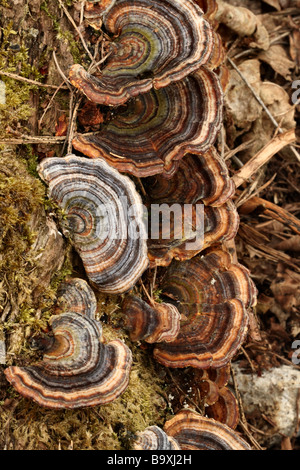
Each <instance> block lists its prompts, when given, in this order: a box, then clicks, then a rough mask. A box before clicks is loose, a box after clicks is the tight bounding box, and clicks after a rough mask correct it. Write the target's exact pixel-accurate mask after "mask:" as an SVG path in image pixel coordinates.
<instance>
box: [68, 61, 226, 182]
mask: <svg viewBox="0 0 300 470" xmlns="http://www.w3.org/2000/svg"><path fill="white" fill-rule="evenodd" d="M222 94H223V92H222V89H221V85H220V83H219V79H218V77H217V75H216V74H215V73H214V72H211V71H210V70H208V69H206V68H201V69H200V70H199V71H198V72H196V73H194V74H192V75H189V76H188V77H186V78H184V79H183V80H181V81H179V82H176V83H173V84H171V85H169V86H168V87H166V88H164V89H161V90H152V91H151V92H150V93H146V94H143V95H140V96H138V97H137V98H136V99H135V100H132V101H131V102H130V103H129V104H128V105H127V106H126V107H125V109H124V110H122V109H120V108H119V109H118V111H117V112H116V116H115V117H114V118H113V119H112V121H110V122H108V123H107V124H105V125H104V126H103V128H102V130H100V131H99V132H97V133H88V134H78V135H77V136H76V137H75V138H74V139H73V146H74V147H75V149H77V150H79V151H80V152H82V153H83V154H84V155H87V156H88V157H91V158H99V157H102V158H105V160H106V161H107V162H109V163H110V165H112V166H113V167H115V168H117V169H118V170H119V171H121V172H128V173H131V174H133V175H135V176H141V177H145V176H151V175H154V174H158V173H164V174H165V175H166V176H167V177H172V176H173V174H174V173H175V171H176V169H177V167H178V165H179V160H180V159H181V158H183V157H184V155H186V154H187V153H188V152H194V151H195V152H205V151H207V150H208V149H209V147H210V146H211V145H212V144H213V143H214V141H215V139H216V136H217V133H218V132H219V129H220V125H221V122H222V102H223V99H222Z"/></svg>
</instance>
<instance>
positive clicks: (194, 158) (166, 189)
mask: <svg viewBox="0 0 300 470" xmlns="http://www.w3.org/2000/svg"><path fill="white" fill-rule="evenodd" d="M143 184H144V186H145V188H146V190H147V196H148V197H149V200H151V202H152V203H159V204H163V203H167V204H173V203H179V204H194V203H196V202H198V201H200V200H201V201H202V202H203V203H204V204H205V205H211V206H214V207H218V206H222V205H223V204H225V203H226V202H227V201H228V200H229V199H230V198H232V197H233V195H234V193H235V186H234V183H233V181H232V179H231V178H230V176H229V172H228V169H227V166H226V164H225V162H224V161H223V160H222V159H221V157H220V156H219V155H218V153H217V151H216V150H215V148H214V147H211V148H210V149H209V150H208V151H207V152H206V153H204V154H203V155H192V154H189V155H186V156H185V157H184V159H182V160H181V161H180V164H179V168H178V170H177V171H176V173H175V174H174V176H173V177H172V178H164V177H163V176H162V175H156V176H153V177H150V178H147V179H146V180H145V182H143Z"/></svg>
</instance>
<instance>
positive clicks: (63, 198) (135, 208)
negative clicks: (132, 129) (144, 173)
mask: <svg viewBox="0 0 300 470" xmlns="http://www.w3.org/2000/svg"><path fill="white" fill-rule="evenodd" d="M39 174H40V176H41V178H42V179H43V180H44V181H45V182H46V183H47V184H48V186H49V189H48V195H49V197H50V198H51V199H53V200H54V201H55V202H56V203H57V205H58V206H59V207H60V208H61V209H62V212H63V214H64V217H63V221H62V223H61V224H62V229H63V232H64V234H65V235H66V236H68V237H70V238H71V240H72V242H73V244H74V247H75V249H76V250H77V251H78V253H79V255H80V257H81V259H82V262H83V265H84V268H85V271H86V274H87V276H88V278H89V280H90V281H91V282H92V283H93V285H94V286H95V287H96V288H98V289H99V290H101V291H102V292H106V293H113V294H117V293H123V292H126V291H128V290H130V289H131V288H132V287H133V286H134V285H135V283H136V282H137V280H138V279H139V278H140V277H141V275H142V274H143V272H144V271H145V270H146V269H147V267H148V264H149V261H148V256H147V241H146V238H147V235H146V229H145V225H144V222H143V207H142V202H141V199H140V196H139V194H138V193H137V191H136V189H135V186H134V184H133V182H132V181H131V180H130V179H129V178H128V177H127V176H123V175H121V174H120V173H119V172H118V171H117V170H115V169H114V168H111V167H110V166H109V165H108V164H107V163H106V162H105V161H104V160H90V159H87V158H84V157H77V156H75V155H69V156H67V157H65V158H46V159H44V160H42V162H41V164H40V165H39Z"/></svg>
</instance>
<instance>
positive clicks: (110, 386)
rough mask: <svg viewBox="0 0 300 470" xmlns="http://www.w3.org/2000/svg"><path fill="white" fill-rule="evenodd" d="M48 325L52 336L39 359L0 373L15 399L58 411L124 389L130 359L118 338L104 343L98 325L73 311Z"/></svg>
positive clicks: (103, 401) (91, 402)
mask: <svg viewBox="0 0 300 470" xmlns="http://www.w3.org/2000/svg"><path fill="white" fill-rule="evenodd" d="M50 326H51V329H52V332H53V335H54V336H53V338H52V340H51V341H50V340H49V347H48V348H47V349H46V351H45V353H44V356H43V360H42V361H40V362H39V363H37V364H35V365H32V366H28V367H17V366H11V367H8V368H7V369H5V371H4V373H5V375H6V378H7V380H8V381H9V382H10V383H11V384H12V385H13V387H14V388H15V389H16V390H17V391H18V392H19V393H20V394H21V395H23V396H24V397H26V398H30V399H32V400H34V401H35V402H36V403H38V404H39V405H41V406H44V407H46V408H53V409H64V408H83V407H89V406H95V405H103V404H106V403H110V402H112V401H114V400H115V399H116V398H118V397H119V396H120V395H121V393H123V392H124V391H125V389H126V388H127V385H128V382H129V373H130V369H131V363H132V355H131V351H130V350H129V348H128V347H127V346H126V345H125V344H124V343H123V342H122V341H121V340H118V339H117V340H114V341H110V342H109V343H107V344H104V343H103V342H102V327H101V324H100V323H99V322H98V321H96V320H95V319H93V318H90V317H89V316H87V315H85V316H83V315H81V314H79V313H75V312H66V313H62V314H60V315H55V316H53V317H52V318H51V319H50Z"/></svg>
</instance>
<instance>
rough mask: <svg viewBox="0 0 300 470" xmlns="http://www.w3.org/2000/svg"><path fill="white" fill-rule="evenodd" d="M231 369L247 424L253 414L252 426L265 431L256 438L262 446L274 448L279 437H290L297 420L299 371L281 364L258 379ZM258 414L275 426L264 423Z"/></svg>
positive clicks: (238, 368)
mask: <svg viewBox="0 0 300 470" xmlns="http://www.w3.org/2000/svg"><path fill="white" fill-rule="evenodd" d="M233 368H234V371H235V374H236V380H237V384H238V389H239V391H240V394H241V397H242V401H243V407H244V411H245V414H246V416H248V417H249V419H250V422H251V415H252V416H254V415H255V426H256V427H258V426H260V430H261V431H264V432H265V435H264V436H263V435H261V436H259V435H258V436H257V438H258V439H259V440H261V442H263V443H264V444H267V445H274V444H278V443H280V441H281V439H282V435H283V436H288V437H292V436H293V435H294V433H295V431H296V430H297V423H298V419H299V417H300V416H299V410H298V406H297V399H298V394H299V390H300V371H299V370H297V369H296V368H293V367H292V366H288V365H283V366H281V367H278V368H274V369H271V370H268V371H264V372H263V373H262V375H261V376H258V375H255V374H248V373H246V372H245V371H243V370H242V369H240V367H239V365H238V364H234V365H233ZM262 414H264V415H265V416H266V418H267V419H268V420H270V422H272V423H274V424H275V426H271V425H270V424H268V422H267V420H265V419H264V418H263V417H262ZM259 416H261V418H259Z"/></svg>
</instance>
